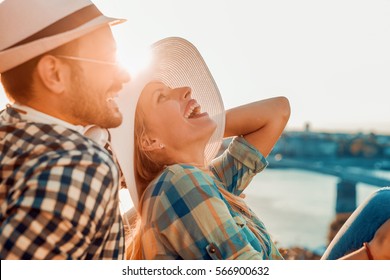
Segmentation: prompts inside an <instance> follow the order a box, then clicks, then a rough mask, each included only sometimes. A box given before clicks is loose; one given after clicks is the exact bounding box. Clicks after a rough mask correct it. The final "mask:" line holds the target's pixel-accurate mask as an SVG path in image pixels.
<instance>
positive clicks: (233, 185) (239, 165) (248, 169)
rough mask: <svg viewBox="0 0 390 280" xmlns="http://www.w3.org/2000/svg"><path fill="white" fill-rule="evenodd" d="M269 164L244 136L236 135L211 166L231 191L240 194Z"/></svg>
mask: <svg viewBox="0 0 390 280" xmlns="http://www.w3.org/2000/svg"><path fill="white" fill-rule="evenodd" d="M267 165H268V162H267V160H266V159H265V157H264V156H263V155H262V154H261V153H260V152H259V151H258V150H257V149H256V148H255V147H254V146H252V145H251V144H250V143H248V142H247V141H246V140H245V139H244V138H243V137H234V138H233V140H232V142H231V143H230V144H229V147H228V149H227V150H226V151H225V152H224V153H223V154H222V155H221V156H219V157H218V158H216V159H215V160H213V161H212V163H211V166H210V168H211V170H212V171H213V173H214V174H215V176H216V177H217V178H218V179H219V180H220V181H221V182H222V183H223V184H224V185H225V187H226V188H227V190H228V191H229V192H231V193H233V194H235V195H240V194H241V193H242V192H243V191H244V190H245V188H246V187H247V186H248V185H249V183H250V182H251V180H252V178H253V177H254V176H255V175H256V174H257V173H259V172H261V171H263V170H264V169H265V168H266V167H267Z"/></svg>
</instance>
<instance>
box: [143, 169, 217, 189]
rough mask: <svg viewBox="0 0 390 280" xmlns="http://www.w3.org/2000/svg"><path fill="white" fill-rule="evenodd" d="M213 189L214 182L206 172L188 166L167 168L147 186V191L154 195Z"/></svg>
mask: <svg viewBox="0 0 390 280" xmlns="http://www.w3.org/2000/svg"><path fill="white" fill-rule="evenodd" d="M210 187H212V188H214V187H215V182H214V179H213V177H212V176H211V175H210V174H209V173H208V172H207V170H203V169H200V168H198V167H196V166H193V165H189V164H173V165H170V166H167V167H166V168H165V169H164V170H163V172H162V173H161V174H160V175H159V176H158V177H157V178H156V179H154V180H153V181H152V182H151V183H150V185H149V188H148V189H149V191H152V193H154V194H161V193H162V192H171V191H178V192H189V191H193V190H194V189H199V188H202V189H207V188H210Z"/></svg>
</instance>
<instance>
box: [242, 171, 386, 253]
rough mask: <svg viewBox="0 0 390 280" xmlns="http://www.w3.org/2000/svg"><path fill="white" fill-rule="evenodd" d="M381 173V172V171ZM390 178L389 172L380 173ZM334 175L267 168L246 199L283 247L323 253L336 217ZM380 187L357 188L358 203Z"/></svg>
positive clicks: (247, 192) (253, 184)
mask: <svg viewBox="0 0 390 280" xmlns="http://www.w3.org/2000/svg"><path fill="white" fill-rule="evenodd" d="M377 173H379V172H377ZM378 175H380V176H382V177H384V178H389V177H390V173H389V172H380V174H378ZM337 182H338V179H337V178H336V177H334V176H329V175H322V174H318V173H314V172H308V171H302V170H297V169H266V170H264V171H263V172H262V173H260V174H258V175H257V176H256V177H255V178H254V180H253V181H252V183H251V185H250V186H248V188H247V190H246V195H247V196H246V200H247V203H248V204H249V205H250V207H251V208H252V210H253V211H254V212H255V213H256V214H257V215H258V216H259V218H260V219H262V221H263V222H264V223H265V225H266V227H267V229H268V230H269V232H270V233H271V235H272V237H273V240H274V241H275V242H277V243H278V244H279V246H282V247H291V246H301V247H304V248H307V249H310V250H313V251H316V252H318V253H319V254H321V253H322V252H323V251H324V249H325V247H326V245H327V243H328V241H327V234H328V229H329V225H330V223H331V222H332V220H333V219H334V217H335V202H336V184H337ZM376 189H378V188H377V187H373V186H369V185H366V184H358V185H357V203H361V202H362V201H364V199H366V198H367V197H368V196H369V195H370V194H371V193H372V192H373V191H375V190H376Z"/></svg>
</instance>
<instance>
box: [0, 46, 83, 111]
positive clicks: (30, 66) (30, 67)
mask: <svg viewBox="0 0 390 280" xmlns="http://www.w3.org/2000/svg"><path fill="white" fill-rule="evenodd" d="M77 50H78V44H77V40H74V41H72V42H70V43H67V44H65V45H63V46H60V47H58V48H56V49H54V50H51V51H49V52H47V53H44V54H42V55H39V56H37V57H34V58H33V59H30V60H29V61H27V62H25V63H23V64H21V65H18V66H16V67H14V68H12V69H10V70H8V71H6V72H4V73H2V74H1V76H0V77H1V83H2V84H3V87H4V90H5V93H6V94H7V97H8V99H10V100H11V101H18V102H20V103H25V102H26V101H27V100H29V99H30V98H31V97H32V92H33V82H34V81H33V74H34V71H35V68H36V66H37V64H38V62H39V61H40V60H41V58H42V57H44V56H45V55H56V54H63V55H65V54H73V55H75V54H76V53H77ZM65 63H67V62H65Z"/></svg>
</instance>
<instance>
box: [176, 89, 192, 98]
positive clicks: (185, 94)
mask: <svg viewBox="0 0 390 280" xmlns="http://www.w3.org/2000/svg"><path fill="white" fill-rule="evenodd" d="M177 92H178V94H179V96H180V98H182V99H189V98H191V88H190V87H180V88H177Z"/></svg>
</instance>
